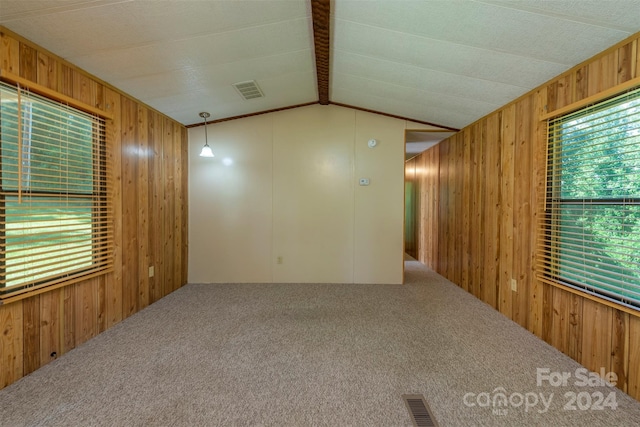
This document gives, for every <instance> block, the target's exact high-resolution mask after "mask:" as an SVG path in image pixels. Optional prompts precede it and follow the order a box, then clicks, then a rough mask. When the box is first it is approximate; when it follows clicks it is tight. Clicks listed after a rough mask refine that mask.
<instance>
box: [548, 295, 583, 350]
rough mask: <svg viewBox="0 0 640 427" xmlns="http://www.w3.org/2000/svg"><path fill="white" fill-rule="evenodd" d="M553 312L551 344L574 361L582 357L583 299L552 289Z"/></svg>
mask: <svg viewBox="0 0 640 427" xmlns="http://www.w3.org/2000/svg"><path fill="white" fill-rule="evenodd" d="M548 294H552V301H553V305H552V312H551V317H552V319H551V324H552V325H553V326H552V328H551V330H550V331H549V332H550V334H551V335H550V339H549V340H547V342H549V344H551V345H553V346H554V347H556V348H557V349H558V350H560V351H561V352H563V353H564V354H566V355H567V356H569V357H572V358H573V359H578V358H580V356H581V351H582V349H581V340H582V330H581V328H580V325H581V324H582V318H581V317H582V298H580V297H579V296H577V295H575V294H572V293H571V292H567V291H564V290H562V289H559V288H552V289H551V292H548Z"/></svg>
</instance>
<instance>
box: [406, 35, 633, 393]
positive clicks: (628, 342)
mask: <svg viewBox="0 0 640 427" xmlns="http://www.w3.org/2000/svg"><path fill="white" fill-rule="evenodd" d="M639 76H640V34H636V35H635V36H634V37H631V38H629V39H627V40H625V41H624V42H622V43H620V44H618V45H616V46H614V47H612V48H610V49H608V50H607V51H605V52H603V53H601V54H599V55H597V56H596V57H594V58H592V59H590V60H589V61H586V62H585V63H583V64H580V65H578V66H577V67H575V68H573V69H571V70H569V71H568V72H566V73H564V74H562V75H560V76H558V77H557V78H555V79H553V80H552V81H550V82H548V83H546V84H544V85H542V86H541V87H539V88H537V89H535V90H533V91H531V92H529V93H528V94H526V95H524V96H522V97H521V98H519V99H517V100H516V101H514V102H513V103H510V104H508V105H506V106H504V107H503V108H501V109H499V110H498V111H495V112H494V113H492V114H490V115H488V116H486V117H484V118H483V119H481V120H479V121H478V122H476V123H473V124H472V125H470V126H468V127H466V128H465V129H463V130H462V131H461V132H459V133H458V134H456V135H454V136H452V137H451V138H449V139H447V140H445V141H443V142H442V143H440V144H439V145H438V146H437V148H435V149H431V150H429V151H427V152H425V153H423V154H422V155H420V156H418V157H416V158H414V159H412V160H410V161H409V163H408V164H407V170H408V171H415V173H414V174H411V173H410V174H408V177H409V179H412V180H413V181H415V183H416V187H417V190H416V191H418V192H419V193H420V194H424V195H426V196H427V198H426V199H421V203H419V204H417V212H416V213H415V216H416V218H420V220H419V221H420V224H419V225H418V226H417V227H416V229H417V233H418V235H417V236H416V237H415V241H416V242H418V248H417V255H418V259H419V260H420V261H422V262H424V263H425V264H427V265H428V266H430V267H431V268H433V269H435V270H436V271H437V272H438V273H440V274H442V275H443V276H445V277H446V278H448V279H449V280H451V281H452V282H454V283H456V284H457V285H459V286H460V287H462V288H464V289H465V290H467V291H468V292H470V293H472V294H473V295H475V296H476V297H478V298H479V299H481V300H483V301H485V302H486V303H488V304H490V305H491V306H493V307H494V308H495V309H496V310H498V311H500V312H501V313H503V314H504V315H505V316H507V317H509V318H511V319H512V320H513V321H515V322H517V323H519V324H520V325H522V326H523V327H525V328H527V329H528V330H529V331H531V332H532V333H534V334H536V335H537V336H539V337H541V338H542V339H544V340H545V341H547V342H548V343H550V344H551V345H553V346H554V347H556V348H557V349H559V350H560V351H562V352H564V353H565V354H567V355H569V356H570V357H572V358H573V359H575V360H577V361H578V362H580V363H581V364H583V365H584V366H585V367H587V368H589V369H591V370H594V371H599V370H600V369H601V368H604V369H605V371H613V372H615V373H616V374H617V375H618V378H619V381H618V384H617V385H618V387H619V388H620V389H622V390H623V391H626V392H627V393H629V394H630V395H632V396H633V397H635V398H636V399H639V400H640V317H638V316H635V315H632V314H631V315H630V314H628V313H626V312H624V311H621V310H618V309H616V308H613V307H610V306H607V305H604V304H601V303H599V302H597V301H593V300H592V299H588V298H585V297H583V296H581V295H576V294H574V293H571V292H568V291H566V290H563V289H560V288H557V287H554V286H550V285H547V284H544V283H541V282H539V281H538V280H536V279H535V274H534V273H535V270H534V266H535V262H534V261H535V245H536V238H537V236H536V228H537V227H536V221H537V209H538V202H539V200H538V197H539V196H540V194H541V192H540V189H541V188H543V186H544V179H545V160H546V159H545V145H546V131H545V129H546V124H545V122H544V121H542V120H540V117H541V116H542V115H543V114H546V113H548V112H549V113H550V112H553V111H555V110H558V109H560V108H562V107H565V106H567V105H570V104H572V103H574V102H578V101H580V100H583V99H585V98H587V97H590V96H594V95H598V94H600V93H602V92H604V91H606V90H609V89H612V88H615V87H616V85H620V84H623V83H625V82H628V81H629V80H631V79H634V78H638V77H639ZM436 171H437V172H436ZM434 189H437V192H435V191H434ZM429 197H430V198H429ZM434 241H435V244H434ZM513 279H515V281H516V287H517V290H515V291H514V290H512V286H511V283H512V280H513Z"/></svg>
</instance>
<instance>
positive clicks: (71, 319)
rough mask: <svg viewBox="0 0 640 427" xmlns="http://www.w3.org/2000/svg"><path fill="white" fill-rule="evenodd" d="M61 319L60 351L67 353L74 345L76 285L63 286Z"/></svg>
mask: <svg viewBox="0 0 640 427" xmlns="http://www.w3.org/2000/svg"><path fill="white" fill-rule="evenodd" d="M62 319H63V330H64V343H63V348H62V353H63V354H64V353H67V352H68V351H71V350H72V349H74V348H75V347H76V285H75V284H74V285H70V286H67V287H65V288H64V299H63V302H62Z"/></svg>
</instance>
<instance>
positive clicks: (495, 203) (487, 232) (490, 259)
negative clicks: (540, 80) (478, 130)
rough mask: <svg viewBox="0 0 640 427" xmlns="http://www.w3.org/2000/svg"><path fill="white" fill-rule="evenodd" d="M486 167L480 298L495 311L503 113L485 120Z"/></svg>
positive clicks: (498, 280) (498, 263) (497, 278)
mask: <svg viewBox="0 0 640 427" xmlns="http://www.w3.org/2000/svg"><path fill="white" fill-rule="evenodd" d="M485 123H486V141H485V146H484V148H485V153H486V154H485V159H486V163H485V168H486V170H489V171H493V173H487V174H486V175H485V186H486V192H485V200H484V211H485V217H484V250H483V252H484V264H485V266H484V276H483V279H482V281H483V283H484V292H483V296H482V299H483V301H485V302H486V303H487V304H489V305H491V306H492V307H494V308H496V309H497V308H498V286H499V283H500V279H499V272H500V245H501V241H500V221H501V218H500V188H501V187H500V173H499V171H500V162H501V159H500V151H501V146H502V141H501V139H500V138H501V132H500V128H501V126H502V114H501V113H500V112H498V113H494V114H492V115H490V116H489V117H487V118H486V120H485Z"/></svg>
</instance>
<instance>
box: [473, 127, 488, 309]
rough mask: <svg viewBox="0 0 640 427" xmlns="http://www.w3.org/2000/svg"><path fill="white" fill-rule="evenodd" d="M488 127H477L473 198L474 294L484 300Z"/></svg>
mask: <svg viewBox="0 0 640 427" xmlns="http://www.w3.org/2000/svg"><path fill="white" fill-rule="evenodd" d="M485 132H486V125H485V122H484V121H483V122H480V123H478V124H477V125H476V138H477V139H476V143H475V144H476V145H477V146H478V148H477V150H476V156H477V158H476V162H475V165H476V169H475V177H474V180H475V193H474V198H473V202H472V203H473V207H474V210H475V216H476V231H475V236H474V238H475V239H476V241H475V243H474V245H473V246H474V253H475V255H474V259H475V261H476V263H475V265H474V270H475V271H474V273H473V276H474V282H475V286H474V288H473V294H474V295H475V296H476V297H478V298H480V299H482V295H483V293H484V286H485V283H483V279H484V274H483V272H484V266H485V253H484V250H483V244H484V239H485V230H484V226H485V215H486V212H485V195H486V190H487V188H486V185H485V179H484V178H485V173H486V170H487V169H486V157H485V156H486V150H485V144H486V134H485Z"/></svg>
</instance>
